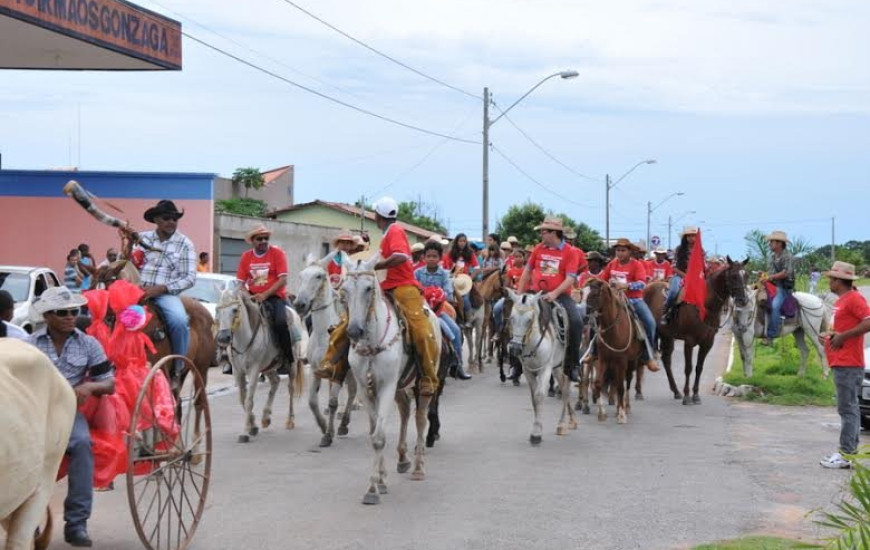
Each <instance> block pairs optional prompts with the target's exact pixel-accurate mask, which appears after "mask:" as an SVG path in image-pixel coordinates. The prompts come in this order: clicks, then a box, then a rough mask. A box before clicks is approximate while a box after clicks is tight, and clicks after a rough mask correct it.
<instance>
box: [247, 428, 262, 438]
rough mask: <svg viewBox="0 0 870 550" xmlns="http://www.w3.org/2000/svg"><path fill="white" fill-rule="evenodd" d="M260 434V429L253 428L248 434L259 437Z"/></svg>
mask: <svg viewBox="0 0 870 550" xmlns="http://www.w3.org/2000/svg"><path fill="white" fill-rule="evenodd" d="M259 433H260V428H258V427H256V426H253V427H252V428H251V430H250V431H249V432H248V435H252V436H253V435H257V434H259Z"/></svg>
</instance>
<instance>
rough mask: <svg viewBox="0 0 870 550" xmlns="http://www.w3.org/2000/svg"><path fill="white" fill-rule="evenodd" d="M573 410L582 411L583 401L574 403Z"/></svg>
mask: <svg viewBox="0 0 870 550" xmlns="http://www.w3.org/2000/svg"><path fill="white" fill-rule="evenodd" d="M574 410H575V411H582V410H583V403H577V404H576V405H574Z"/></svg>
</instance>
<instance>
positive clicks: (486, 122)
mask: <svg viewBox="0 0 870 550" xmlns="http://www.w3.org/2000/svg"><path fill="white" fill-rule="evenodd" d="M579 75H580V73H578V72H577V71H559V72H557V73H553V74H551V75H550V76H547V77H545V78H543V79H541V81H540V82H538V83H537V84H535V85H534V86H532V87H531V89H530V90H529V91H528V92H526V93H524V94H523V95H521V96H520V98H519V99H518V100H516V101H514V102H513V103H511V105H510V107H508V108H507V109H505V110H504V111H502V113H501V114H500V115H498V116H497V117H495V118H494V119H493V120H490V119H489V103H490V101H491V96H490V93H489V88H484V89H483V234H482V235H481V236H480V237H481V239H485V238H486V236H487V235H488V234H489V128H490V127H491V126H492V125H493V124H495V123H496V122H498V121H499V119H501V117H503V116H505V115H506V114H508V111H510V110H511V109H513V108H514V107H516V106H517V104H518V103H519V102H520V101H522V100H524V99H525V98H526V97H528V96H529V94H531V93H532V92H534V91H535V90H537V89H538V88H539V87H540V86H541V84H543V83H544V82H546V81H548V80H550V79H551V78H556V77H557V76H558V77H559V78H561V79H563V80H568V79H570V78H577V77H578V76H579Z"/></svg>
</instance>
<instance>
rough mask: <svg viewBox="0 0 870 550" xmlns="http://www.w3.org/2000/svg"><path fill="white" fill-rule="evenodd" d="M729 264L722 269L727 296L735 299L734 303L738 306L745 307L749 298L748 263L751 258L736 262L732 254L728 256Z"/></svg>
mask: <svg viewBox="0 0 870 550" xmlns="http://www.w3.org/2000/svg"><path fill="white" fill-rule="evenodd" d="M726 260H727V261H728V266H727V267H726V268H725V269H723V270H722V271H720V273H721V274H722V277H724V278H725V281H724V284H725V292H726V295H727V296H730V297H731V298H733V299H734V304H735V305H736V306H738V307H744V306H745V305H746V304H747V303H748V300H747V298H746V270H745V269H744V268H745V267H746V264H748V263H749V258H746V260H744V261H742V262H735V261H734V260H732V259H731V257H730V256H728V257H726Z"/></svg>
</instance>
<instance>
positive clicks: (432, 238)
mask: <svg viewBox="0 0 870 550" xmlns="http://www.w3.org/2000/svg"><path fill="white" fill-rule="evenodd" d="M426 240H427V241H434V242H436V243H441V246H447V245H448V244H450V241H449V240H448V239H446V238H445V237H442V236H441V235H439V234H438V233H433V234H432V235H429V238H428V239H426Z"/></svg>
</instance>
